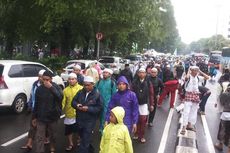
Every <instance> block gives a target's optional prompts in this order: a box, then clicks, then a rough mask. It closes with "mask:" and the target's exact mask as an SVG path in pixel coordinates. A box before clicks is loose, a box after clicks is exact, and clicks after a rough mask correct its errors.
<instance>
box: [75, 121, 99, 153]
mask: <svg viewBox="0 0 230 153" xmlns="http://www.w3.org/2000/svg"><path fill="white" fill-rule="evenodd" d="M95 124H96V121H80V122H77V126H78V132H79V134H80V138H81V142H80V146H79V151H78V153H90V152H89V150H90V143H91V139H92V132H93V129H94V127H95Z"/></svg>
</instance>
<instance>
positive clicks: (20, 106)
mask: <svg viewBox="0 0 230 153" xmlns="http://www.w3.org/2000/svg"><path fill="white" fill-rule="evenodd" d="M25 106H26V97H25V95H17V96H16V97H15V99H14V102H13V105H12V110H13V111H14V112H15V113H17V114H20V113H22V112H23V111H24V109H25Z"/></svg>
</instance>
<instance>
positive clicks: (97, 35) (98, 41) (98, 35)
mask: <svg viewBox="0 0 230 153" xmlns="http://www.w3.org/2000/svg"><path fill="white" fill-rule="evenodd" d="M96 38H97V60H99V49H100V40H101V39H102V38H103V34H102V33H100V32H98V33H97V34H96Z"/></svg>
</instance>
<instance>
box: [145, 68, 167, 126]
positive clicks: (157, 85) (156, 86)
mask: <svg viewBox="0 0 230 153" xmlns="http://www.w3.org/2000/svg"><path fill="white" fill-rule="evenodd" d="M149 79H150V81H151V82H152V84H153V90H154V95H153V98H154V100H153V102H154V106H155V107H154V109H153V111H152V112H151V111H150V113H149V120H148V125H149V126H150V127H152V126H153V119H154V116H155V113H156V108H157V107H156V106H157V102H158V100H159V98H160V94H161V93H162V90H163V87H164V85H163V82H162V80H161V79H160V78H158V70H157V68H152V69H151V76H150V78H149Z"/></svg>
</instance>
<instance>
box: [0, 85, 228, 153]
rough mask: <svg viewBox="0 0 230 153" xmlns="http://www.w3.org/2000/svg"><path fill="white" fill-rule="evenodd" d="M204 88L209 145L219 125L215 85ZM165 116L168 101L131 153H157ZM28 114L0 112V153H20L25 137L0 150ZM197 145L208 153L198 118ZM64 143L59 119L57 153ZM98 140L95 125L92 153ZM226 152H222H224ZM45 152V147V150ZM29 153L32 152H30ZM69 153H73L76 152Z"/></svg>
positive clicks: (172, 134) (170, 145) (25, 124)
mask: <svg viewBox="0 0 230 153" xmlns="http://www.w3.org/2000/svg"><path fill="white" fill-rule="evenodd" d="M207 86H208V87H209V88H210V89H211V90H212V95H211V96H210V98H209V99H208V102H207V105H206V119H207V122H208V127H209V130H210V134H211V137H212V141H213V143H215V142H216V136H217V131H218V125H219V114H218V112H217V110H216V108H215V107H214V103H215V87H216V84H210V83H208V84H207ZM168 114H169V103H168V99H166V101H165V102H164V103H163V105H162V107H161V108H157V112H156V116H155V119H154V126H153V127H151V128H149V127H147V128H146V140H147V142H146V143H145V144H140V143H139V142H137V141H135V140H134V141H133V147H134V152H135V153H158V148H159V146H160V143H161V138H162V134H163V133H164V128H165V123H166V120H167V117H168ZM30 117H31V115H30V114H26V113H23V114H20V115H16V114H13V113H12V112H10V111H9V110H8V109H0V145H1V146H0V153H24V152H25V151H24V150H21V149H20V147H21V146H22V145H24V144H25V143H26V137H25V138H22V139H19V140H17V141H16V142H14V143H12V144H9V145H7V146H4V147H3V146H2V145H3V144H4V143H6V142H8V141H10V140H12V139H15V138H16V137H18V136H21V135H23V134H25V133H26V132H27V131H28V129H29V124H30V123H29V122H30ZM178 118H179V114H178V113H177V112H176V111H174V113H173V117H172V120H171V122H170V128H169V132H168V133H166V134H168V139H167V142H166V147H165V151H164V152H165V153H174V152H175V147H176V144H177V131H178ZM196 127H197V144H198V150H199V153H208V151H207V140H206V135H205V134H204V130H203V125H202V122H201V119H200V116H198V121H197V125H196ZM66 143H67V140H66V138H65V136H64V124H63V119H60V120H59V123H58V138H57V149H56V150H57V151H56V152H57V153H64V152H65V147H66ZM99 143H100V136H99V133H98V125H97V126H96V129H95V131H94V136H93V146H94V147H95V150H96V152H98V150H99ZM225 149H226V148H225ZM47 151H48V147H47ZM31 152H32V153H33V150H32V151H31ZM72 152H76V149H75V150H73V151H72Z"/></svg>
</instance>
